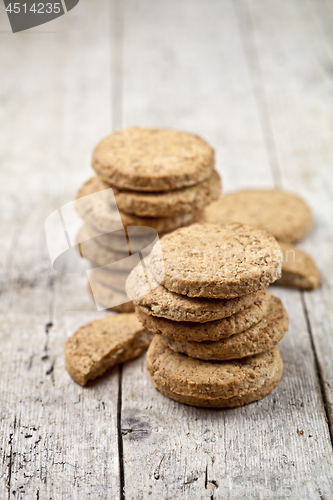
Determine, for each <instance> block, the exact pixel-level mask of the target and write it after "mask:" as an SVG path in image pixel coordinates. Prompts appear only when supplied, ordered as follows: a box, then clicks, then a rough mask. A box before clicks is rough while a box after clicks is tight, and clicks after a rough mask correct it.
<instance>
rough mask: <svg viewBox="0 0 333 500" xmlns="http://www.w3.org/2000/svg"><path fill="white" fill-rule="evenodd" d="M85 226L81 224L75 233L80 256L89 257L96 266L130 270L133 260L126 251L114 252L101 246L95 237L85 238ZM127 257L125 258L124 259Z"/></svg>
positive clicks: (86, 236)
mask: <svg viewBox="0 0 333 500" xmlns="http://www.w3.org/2000/svg"><path fill="white" fill-rule="evenodd" d="M87 238H88V235H87V233H86V226H82V227H81V229H80V230H79V232H78V235H77V243H80V242H81V243H80V245H79V247H80V253H81V255H82V257H85V258H86V259H89V260H90V261H91V262H92V263H93V264H94V265H96V267H97V266H112V269H114V270H118V271H130V270H131V269H132V267H133V260H131V259H127V258H128V257H130V254H129V251H128V248H127V252H115V251H114V250H111V249H109V248H107V247H104V246H101V245H99V244H98V243H97V240H96V239H92V240H89V239H87ZM126 259H127V260H126Z"/></svg>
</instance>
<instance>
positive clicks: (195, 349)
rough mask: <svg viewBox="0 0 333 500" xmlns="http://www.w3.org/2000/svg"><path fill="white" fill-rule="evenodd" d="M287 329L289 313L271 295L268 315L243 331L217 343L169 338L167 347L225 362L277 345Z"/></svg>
mask: <svg viewBox="0 0 333 500" xmlns="http://www.w3.org/2000/svg"><path fill="white" fill-rule="evenodd" d="M287 330H288V315H287V311H286V310H285V308H284V306H283V304H282V302H281V300H280V299H278V298H277V297H274V296H273V295H270V298H269V304H268V311H267V315H266V316H265V317H264V318H263V319H262V320H261V321H259V323H257V324H256V325H254V326H252V327H250V328H248V329H247V330H245V331H244V332H241V333H238V334H236V335H232V336H231V337H229V338H227V339H222V340H218V341H216V342H209V341H208V342H186V341H182V340H177V339H172V338H169V339H168V346H169V347H170V348H171V349H172V350H173V351H176V352H181V353H183V354H187V355H188V356H191V357H192V358H198V359H205V360H215V361H221V360H222V361H223V360H226V359H239V358H245V357H247V356H253V355H254V354H258V353H260V352H264V351H269V350H270V349H272V348H273V347H275V346H276V345H277V344H278V343H279V342H280V340H281V339H282V338H283V336H284V334H285V333H286V331H287Z"/></svg>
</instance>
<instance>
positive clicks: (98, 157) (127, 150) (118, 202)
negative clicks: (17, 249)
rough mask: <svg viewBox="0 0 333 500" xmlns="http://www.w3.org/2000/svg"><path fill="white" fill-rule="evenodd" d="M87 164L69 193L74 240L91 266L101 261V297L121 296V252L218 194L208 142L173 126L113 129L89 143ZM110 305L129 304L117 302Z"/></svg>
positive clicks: (137, 247) (126, 307) (182, 222)
mask: <svg viewBox="0 0 333 500" xmlns="http://www.w3.org/2000/svg"><path fill="white" fill-rule="evenodd" d="M92 165H93V168H94V169H95V171H96V173H97V176H95V177H93V178H92V179H90V180H88V181H87V182H86V183H85V184H84V185H83V186H82V187H81V189H80V190H79V192H78V195H77V198H78V200H77V204H76V208H77V211H78V213H79V214H80V216H81V217H82V218H83V220H84V222H85V225H84V226H83V227H82V228H81V230H80V232H79V235H78V238H77V242H78V243H79V244H80V247H81V249H80V251H81V254H82V255H83V256H84V257H86V258H87V259H89V260H90V261H91V263H92V267H95V268H96V267H101V266H103V269H100V270H96V271H95V272H94V273H93V279H94V283H95V285H96V287H97V288H98V291H99V293H98V295H99V302H100V303H101V304H102V305H104V304H110V303H112V302H114V301H113V299H114V298H115V300H116V301H118V302H121V300H120V297H119V293H124V282H125V280H126V277H127V274H128V273H129V271H130V270H131V269H132V268H133V260H131V259H127V257H129V256H130V255H132V254H133V253H135V251H141V250H143V249H144V248H145V246H147V244H148V245H149V243H150V242H151V241H152V240H153V239H154V237H156V232H157V233H158V234H159V235H163V234H166V233H169V232H170V231H173V230H175V229H177V228H179V227H183V226H188V225H189V224H192V223H193V222H197V221H199V220H201V219H202V216H203V209H204V207H205V206H206V205H208V204H209V203H211V202H212V201H213V200H216V199H218V198H219V197H220V194H221V181H220V177H219V175H218V173H217V172H216V170H215V169H214V151H213V149H212V148H211V147H210V146H209V145H208V144H207V143H206V142H205V141H204V140H202V139H201V138H200V137H197V136H194V135H191V134H188V133H185V132H178V131H174V130H162V129H148V128H139V127H131V128H128V129H125V130H121V131H118V132H115V133H113V134H111V135H109V136H108V137H106V138H105V139H103V140H102V141H101V142H100V143H99V144H98V145H97V147H96V148H95V151H94V153H93V158H92ZM110 188H112V192H111V193H110ZM107 190H108V191H107ZM96 193H98V196H96ZM88 195H93V196H88ZM119 224H120V225H121V226H124V227H125V230H126V228H129V227H131V231H132V234H131V235H129V234H128V231H127V234H125V232H124V230H123V229H122V230H119ZM133 226H135V227H136V229H135V228H134V227H133ZM147 228H151V230H150V234H149V230H148V232H147V231H146V229H147ZM116 230H118V231H116ZM152 232H153V233H154V234H152ZM106 233H109V234H106ZM110 233H112V234H110ZM133 249H134V250H133ZM111 271H112V272H111ZM94 295H95V290H94ZM126 300H127V299H126ZM116 310H120V311H130V310H133V306H132V304H131V303H127V304H120V305H119V306H117V308H116Z"/></svg>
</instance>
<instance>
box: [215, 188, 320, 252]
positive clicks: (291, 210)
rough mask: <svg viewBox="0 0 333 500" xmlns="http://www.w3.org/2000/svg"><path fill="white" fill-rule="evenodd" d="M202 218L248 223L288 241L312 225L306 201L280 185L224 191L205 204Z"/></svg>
mask: <svg viewBox="0 0 333 500" xmlns="http://www.w3.org/2000/svg"><path fill="white" fill-rule="evenodd" d="M205 220H206V221H207V222H212V223H219V222H241V223H242V224H249V225H250V226H254V227H258V228H260V229H264V230H265V231H267V232H269V233H271V234H272V235H273V236H275V238H276V239H278V240H281V241H287V242H293V241H298V240H301V239H302V238H304V236H305V235H306V234H307V233H308V231H309V230H310V229H311V226H312V215H311V211H310V209H309V207H308V206H307V204H306V203H305V201H304V200H302V199H301V198H299V197H298V196H296V195H295V194H292V193H288V192H285V191H282V190H279V189H252V190H251V189H249V190H244V191H236V192H234V193H230V194H227V195H225V196H223V197H222V198H221V199H220V200H218V201H216V202H214V203H212V204H211V205H209V207H207V208H206V210H205Z"/></svg>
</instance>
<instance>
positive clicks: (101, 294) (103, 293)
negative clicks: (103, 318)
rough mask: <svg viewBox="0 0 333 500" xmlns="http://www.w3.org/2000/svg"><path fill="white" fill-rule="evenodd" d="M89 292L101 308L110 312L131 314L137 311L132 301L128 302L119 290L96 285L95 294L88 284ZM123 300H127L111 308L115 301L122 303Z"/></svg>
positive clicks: (101, 284)
mask: <svg viewBox="0 0 333 500" xmlns="http://www.w3.org/2000/svg"><path fill="white" fill-rule="evenodd" d="M88 291H89V293H90V295H92V297H93V299H94V300H96V302H98V303H99V304H100V305H101V306H104V307H106V308H107V309H109V310H110V311H115V312H120V313H131V312H134V311H135V308H134V304H133V302H132V301H128V298H127V297H126V296H125V295H124V294H122V293H120V292H117V290H112V288H108V287H107V286H105V285H103V283H97V282H96V283H94V292H95V295H94V294H93V293H92V290H91V287H90V284H89V283H88ZM122 300H124V301H125V300H127V302H123V303H122V304H118V305H116V306H112V307H110V304H111V303H112V302H114V301H116V302H121V301H122Z"/></svg>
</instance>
